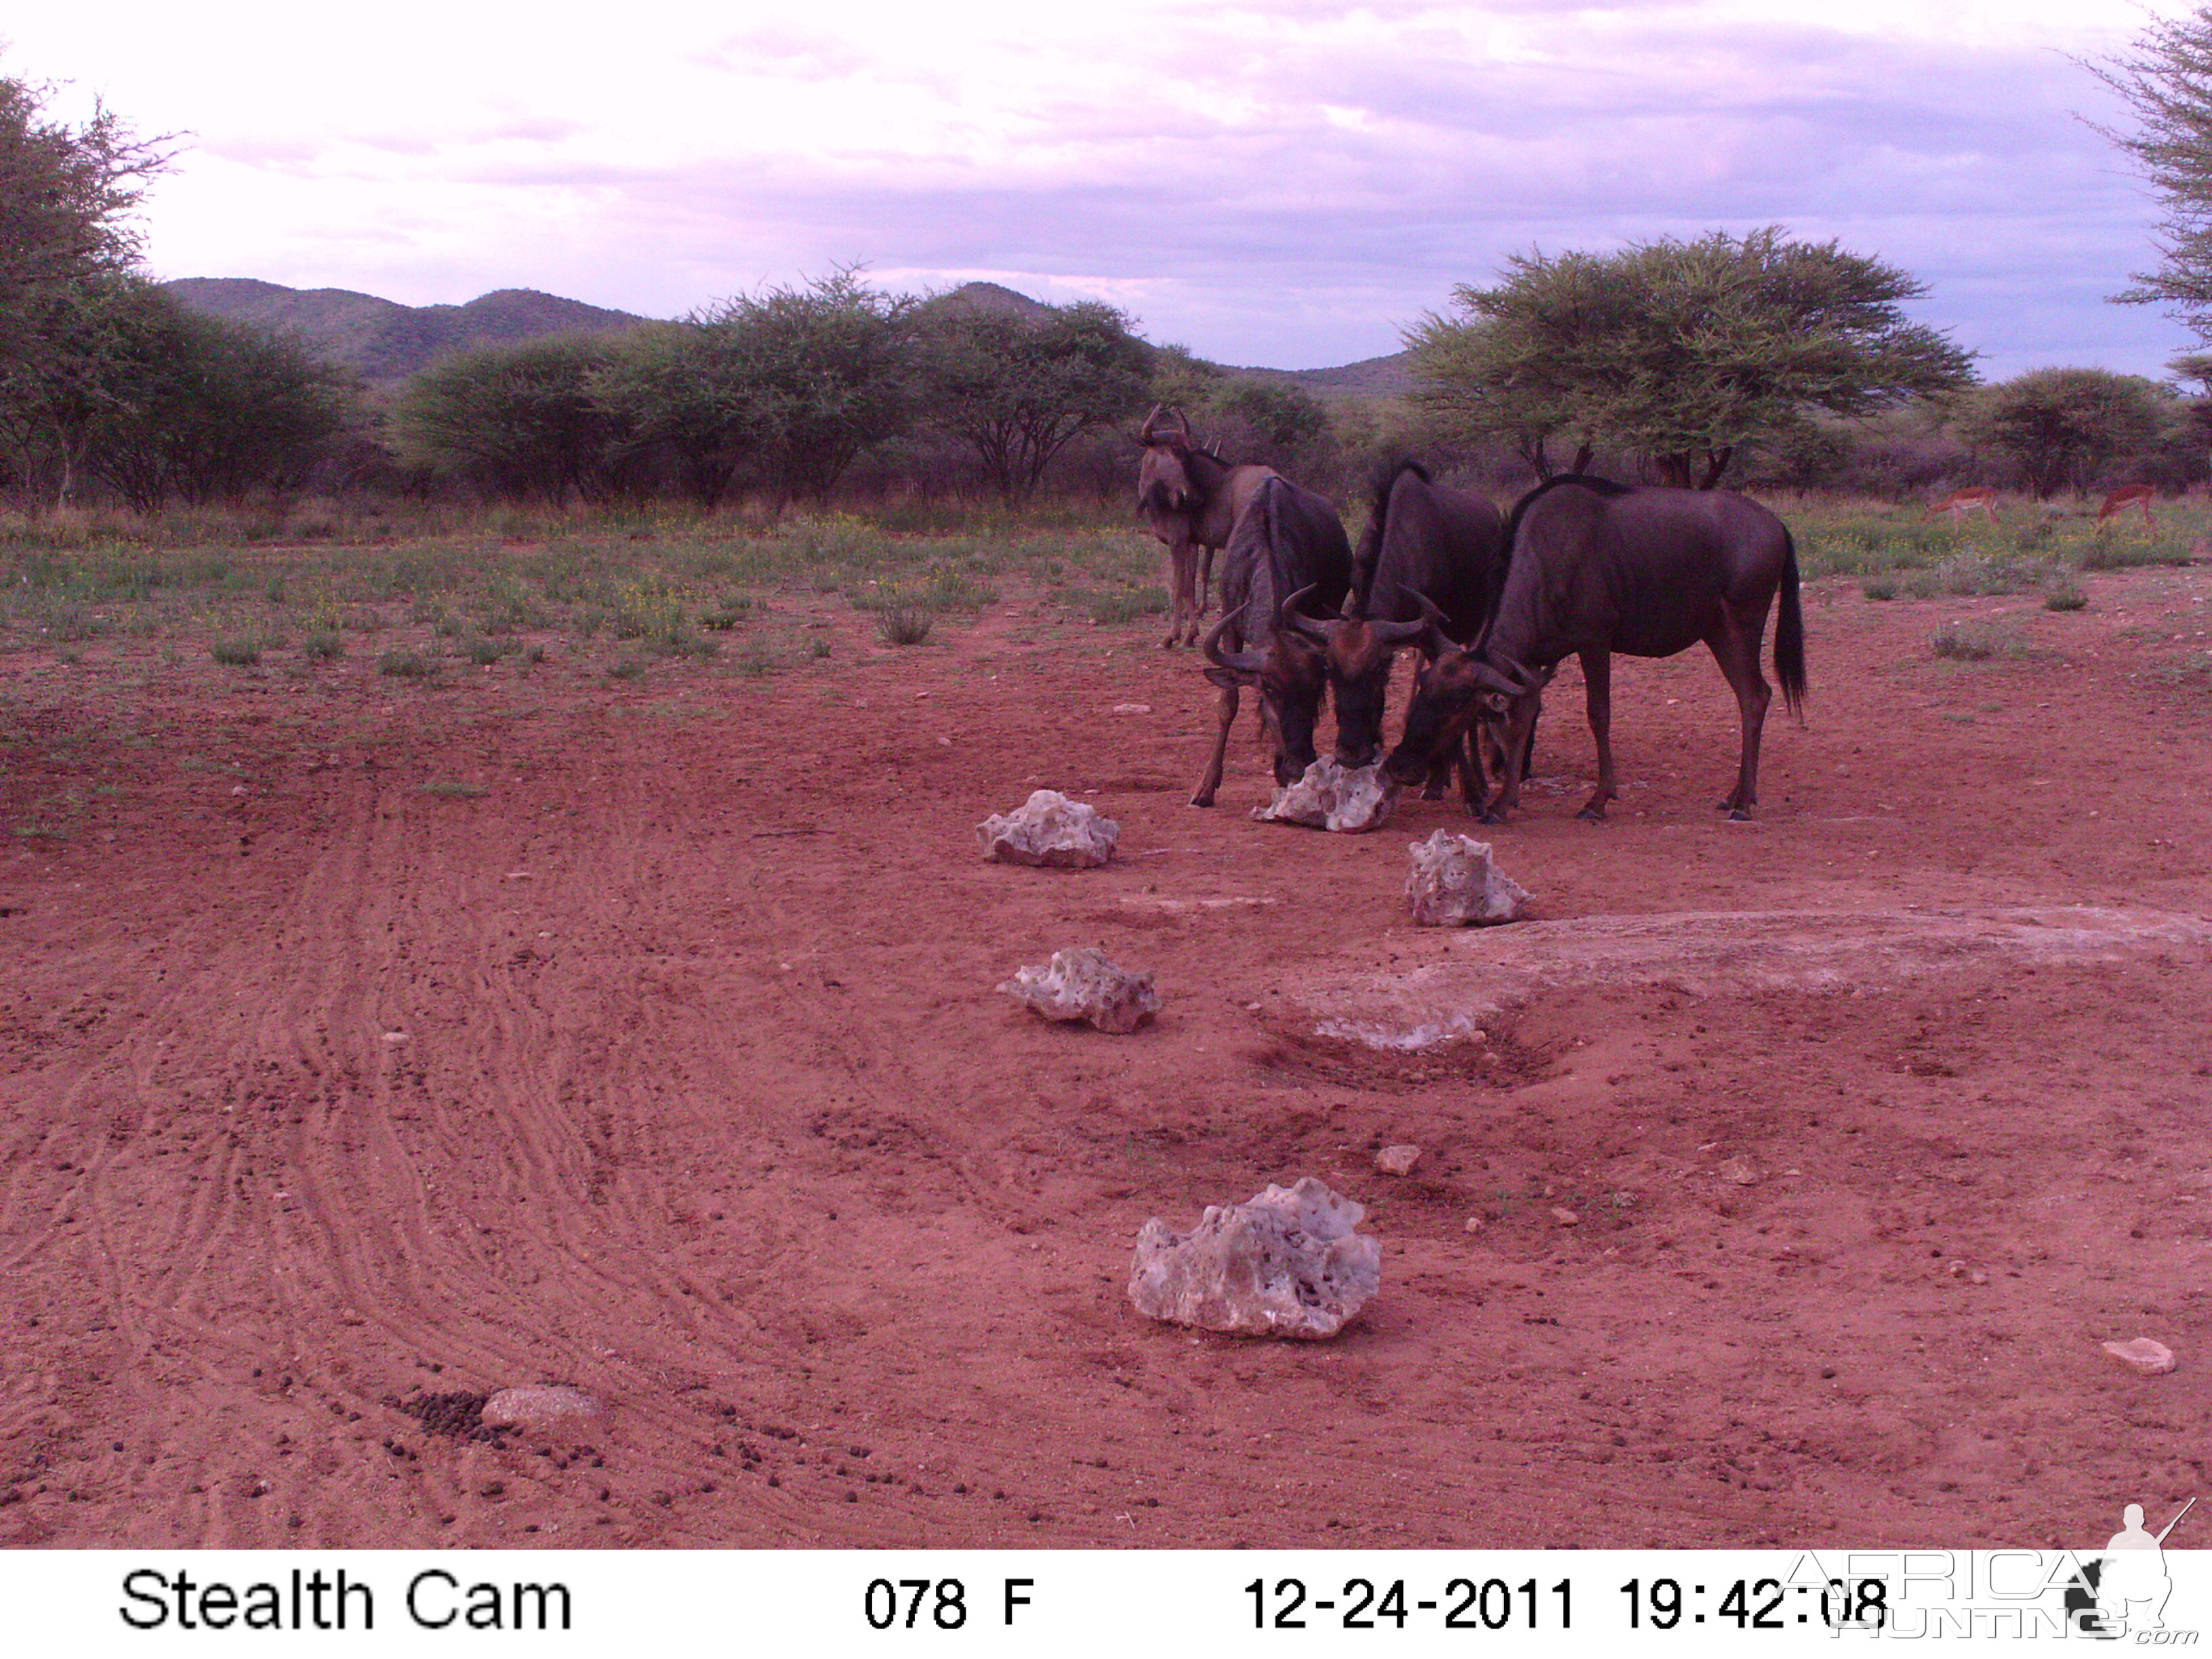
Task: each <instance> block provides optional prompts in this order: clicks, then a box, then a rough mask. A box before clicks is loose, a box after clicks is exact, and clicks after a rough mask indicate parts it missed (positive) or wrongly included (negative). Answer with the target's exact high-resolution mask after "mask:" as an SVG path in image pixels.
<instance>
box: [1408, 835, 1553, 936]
mask: <svg viewBox="0 0 2212 1659" xmlns="http://www.w3.org/2000/svg"><path fill="white" fill-rule="evenodd" d="M1407 849H1408V851H1410V852H1411V854H1412V855H1413V873H1412V874H1411V875H1409V876H1407V878H1406V896H1407V898H1409V899H1411V900H1412V901H1413V920H1414V921H1415V922H1417V923H1419V925H1420V926H1421V927H1459V926H1461V925H1462V924H1463V923H1467V922H1486V921H1519V920H1520V919H1521V913H1522V911H1523V910H1525V909H1526V908H1528V889H1527V888H1525V887H1523V886H1522V884H1520V883H1519V882H1517V881H1516V880H1514V879H1513V878H1512V877H1510V876H1509V875H1506V874H1505V873H1504V872H1502V871H1500V870H1499V869H1498V866H1495V865H1493V864H1492V862H1491V861H1490V843H1489V842H1486V841H1477V840H1475V839H1474V836H1455V835H1454V834H1453V833H1452V832H1451V831H1450V830H1449V829H1439V830H1437V832H1436V834H1434V835H1433V836H1430V837H1429V838H1428V839H1427V840H1426V841H1416V842H1407Z"/></svg>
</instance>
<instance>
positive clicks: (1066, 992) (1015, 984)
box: [999, 945, 1160, 1031]
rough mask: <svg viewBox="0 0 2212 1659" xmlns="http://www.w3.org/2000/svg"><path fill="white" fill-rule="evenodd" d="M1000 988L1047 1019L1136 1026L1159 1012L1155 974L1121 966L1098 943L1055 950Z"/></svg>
mask: <svg viewBox="0 0 2212 1659" xmlns="http://www.w3.org/2000/svg"><path fill="white" fill-rule="evenodd" d="M999 988H1000V990H1001V991H1004V992H1005V993H1006V994H1007V995H1008V996H1010V997H1012V998H1013V1000H1015V1001H1017V1002H1018V1003H1022V1004H1024V1006H1028V1007H1030V1008H1032V1009H1034V1010H1036V1012H1038V1013H1040V1014H1042V1015H1043V1016H1044V1017H1045V1018H1047V1019H1087V1020H1089V1021H1090V1022H1091V1024H1093V1025H1095V1026H1097V1028H1098V1029H1099V1030H1102V1031H1133V1030H1136V1029H1137V1027H1139V1025H1142V1024H1144V1023H1145V1022H1146V1020H1148V1019H1150V1018H1152V1016H1153V1015H1154V1014H1157V1013H1158V1012H1159V1011H1160V994H1159V993H1158V991H1155V990H1154V989H1153V988H1152V975H1151V974H1150V973H1142V974H1133V973H1130V972H1129V971H1128V970H1127V969H1123V968H1116V967H1115V965H1114V964H1113V963H1111V962H1109V961H1108V960H1107V959H1106V953H1105V952H1104V951H1102V950H1100V949H1099V948H1098V947H1097V945H1083V946H1080V947H1079V948H1078V949H1076V950H1073V951H1054V952H1053V953H1052V961H1051V962H1050V963H1048V964H1047V965H1046V966H1044V967H1042V968H1018V969H1015V970H1014V976H1013V977H1012V979H1010V980H1007V981H1005V982H1004V983H1002V984H1001V985H1000V987H999Z"/></svg>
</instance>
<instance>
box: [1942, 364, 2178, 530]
mask: <svg viewBox="0 0 2212 1659" xmlns="http://www.w3.org/2000/svg"><path fill="white" fill-rule="evenodd" d="M2183 414H2184V411H2183V410H2181V408H2180V405H2179V400H2178V399H2176V398H2174V397H2173V396H2172V394H2171V393H2170V392H2165V391H2164V390H2162V389H2161V388H2160V386H2157V385H2156V384H2154V382H2152V381H2150V380H2145V379H2143V378H2142V376H2141V375H2137V374H2114V373H2112V370H2110V369H2105V368H2039V369H2034V370H2032V371H2031V372H2029V373H2028V374H2022V375H2019V376H2017V377H2015V379H2013V380H2007V381H2004V382H2003V383H2002V384H2001V385H1998V386H1989V387H1986V388H1984V390H1983V391H1982V392H1979V393H1978V394H1977V395H1976V396H1975V397H1974V398H1973V399H1972V401H1971V402H1970V403H1968V404H1967V405H1966V408H1965V409H1964V410H1963V411H1962V412H1961V413H1960V416H1959V419H1958V421H1957V422H1956V423H1955V424H1956V427H1957V430H1958V433H1959V435H1960V437H1961V438H1963V439H1965V440H1966V441H1967V442H1968V443H1970V444H1973V445H1975V446H1977V447H1983V448H1989V449H1994V450H1996V451H1997V452H1998V453H2001V454H2002V455H2004V456H2006V457H2007V458H2008V459H2011V460H2012V461H2014V462H2015V464H2017V465H2019V467H2020V468H2021V471H2023V472H2025V473H2026V474H2027V482H2028V487H2029V488H2030V489H2033V491H2034V492H2035V496H2036V499H2037V500H2039V501H2043V500H2047V499H2048V498H2049V497H2050V496H2051V495H2053V494H2055V493H2056V492H2057V490H2059V489H2063V488H2064V487H2066V486H2067V485H2069V484H2070V485H2072V486H2073V487H2074V488H2075V489H2087V488H2088V486H2089V485H2090V484H2092V483H2095V482H2096V480H2097V477H2098V475H2099V474H2100V472H2102V471H2104V470H2105V468H2106V467H2107V466H2109V465H2112V462H2113V461H2114V460H2116V459H2118V458H2120V457H2122V456H2124V455H2130V454H2136V453H2142V452H2143V451H2146V450H2148V449H2150V448H2151V447H2153V446H2154V445H2155V444H2156V443H2157V441H2159V439H2160V436H2161V434H2162V432H2163V430H2164V429H2165V428H2166V427H2168V426H2169V425H2172V424H2174V423H2176V422H2179V420H2180V419H2181V418H2182V417H2183Z"/></svg>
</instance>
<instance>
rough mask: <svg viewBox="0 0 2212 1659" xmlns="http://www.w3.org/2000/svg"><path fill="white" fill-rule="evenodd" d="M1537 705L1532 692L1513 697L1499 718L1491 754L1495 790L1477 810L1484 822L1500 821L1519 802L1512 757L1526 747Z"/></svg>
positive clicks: (1517, 772) (1517, 776)
mask: <svg viewBox="0 0 2212 1659" xmlns="http://www.w3.org/2000/svg"><path fill="white" fill-rule="evenodd" d="M1538 706H1539V699H1537V698H1536V697H1534V696H1525V697H1516V698H1515V699H1514V700H1513V702H1512V703H1511V705H1510V707H1509V708H1507V709H1506V711H1505V714H1504V720H1503V722H1502V725H1503V727H1504V738H1502V739H1500V740H1498V742H1497V746H1496V748H1495V750H1493V751H1492V756H1491V758H1492V760H1493V761H1494V762H1496V763H1497V768H1498V793H1496V794H1495V795H1493V796H1492V797H1491V801H1490V805H1489V807H1488V808H1487V810H1486V811H1484V812H1483V813H1482V814H1481V817H1482V821H1483V822H1484V823H1504V822H1505V815H1506V814H1507V813H1508V812H1510V811H1512V810H1513V809H1514V808H1515V807H1516V806H1518V805H1520V804H1521V769H1520V768H1519V767H1517V766H1516V765H1515V764H1514V763H1513V757H1515V756H1516V755H1519V754H1524V753H1526V752H1527V750H1528V744H1529V742H1530V741H1531V738H1532V735H1533V733H1534V730H1535V725H1536V710H1537V708H1538ZM1486 723H1487V722H1486Z"/></svg>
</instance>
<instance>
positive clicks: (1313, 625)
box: [1275, 582, 1344, 645]
mask: <svg viewBox="0 0 2212 1659" xmlns="http://www.w3.org/2000/svg"><path fill="white" fill-rule="evenodd" d="M1318 586H1321V584H1320V583H1319V582H1308V583H1307V584H1306V585H1305V586H1304V587H1301V588H1300V589H1298V591H1297V592H1295V593H1293V594H1291V597H1290V598H1288V599H1285V600H1284V601H1283V602H1282V604H1281V605H1278V606H1276V608H1275V626H1276V627H1278V628H1287V629H1291V631H1292V632H1294V633H1298V634H1303V635H1305V636H1306V637H1307V638H1308V639H1310V640H1318V641H1320V642H1321V643H1322V644H1323V645H1328V644H1330V643H1332V642H1334V640H1335V638H1336V630H1337V629H1340V628H1341V627H1343V626H1344V624H1343V623H1341V622H1322V621H1321V620H1320V619H1319V618H1317V617H1309V616H1307V615H1306V614H1305V612H1304V611H1301V610H1299V609H1298V601H1299V600H1300V599H1304V598H1305V597H1306V595H1307V594H1309V593H1310V592H1313V591H1314V589H1315V588H1316V587H1318Z"/></svg>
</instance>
